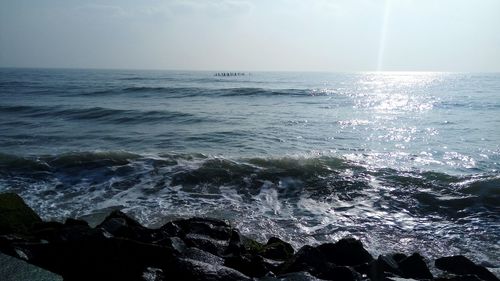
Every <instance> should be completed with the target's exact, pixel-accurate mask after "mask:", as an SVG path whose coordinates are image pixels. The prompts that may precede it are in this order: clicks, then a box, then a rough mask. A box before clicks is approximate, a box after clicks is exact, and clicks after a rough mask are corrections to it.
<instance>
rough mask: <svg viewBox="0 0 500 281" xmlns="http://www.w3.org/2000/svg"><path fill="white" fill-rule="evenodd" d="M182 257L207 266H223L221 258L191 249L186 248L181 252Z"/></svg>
mask: <svg viewBox="0 0 500 281" xmlns="http://www.w3.org/2000/svg"><path fill="white" fill-rule="evenodd" d="M182 257H183V258H187V259H192V260H196V261H201V262H204V263H208V264H217V265H224V259H223V258H221V257H218V256H216V255H214V254H211V253H209V252H205V251H203V250H200V249H198V248H193V247H190V248H186V249H185V250H184V251H183V252H182Z"/></svg>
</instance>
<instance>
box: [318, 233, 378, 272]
mask: <svg viewBox="0 0 500 281" xmlns="http://www.w3.org/2000/svg"><path fill="white" fill-rule="evenodd" d="M318 251H319V252H320V253H321V254H322V255H323V256H324V257H325V258H326V259H327V261H329V262H331V263H334V264H336V265H344V266H354V265H359V264H363V263H367V262H370V261H372V260H373V257H372V255H370V253H368V251H367V250H365V248H363V244H362V243H361V241H359V240H357V239H354V238H343V239H341V240H339V241H338V242H337V243H325V244H321V245H319V246H318Z"/></svg>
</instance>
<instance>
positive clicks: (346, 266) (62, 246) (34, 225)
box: [0, 194, 498, 281]
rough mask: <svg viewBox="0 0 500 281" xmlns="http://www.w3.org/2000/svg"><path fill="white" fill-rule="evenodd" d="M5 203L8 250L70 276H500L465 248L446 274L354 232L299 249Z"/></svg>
mask: <svg viewBox="0 0 500 281" xmlns="http://www.w3.org/2000/svg"><path fill="white" fill-rule="evenodd" d="M0 203H1V204H0V251H1V252H3V253H5V254H8V255H11V256H13V257H17V258H20V259H23V260H26V261H27V262H29V263H31V264H33V265H36V266H39V267H41V268H44V269H47V270H49V271H52V272H54V273H57V274H59V275H61V276H62V277H63V278H64V280H154V281H160V280H262V281H264V280H265V281H273V280H349V281H350V280H374V281H378V280H398V279H400V278H411V279H419V280H424V279H425V280H426V279H429V280H430V279H438V280H443V281H444V280H457V281H458V280H464V281H465V280H484V281H494V280H498V278H497V277H496V276H495V275H493V274H492V273H491V272H490V271H488V269H486V268H485V267H482V266H480V265H477V264H475V263H473V262H472V261H470V260H469V259H467V258H465V257H463V256H454V257H443V258H440V259H437V260H436V261H435V266H436V267H437V268H438V269H441V270H443V274H442V276H440V277H434V276H433V275H432V273H431V271H430V270H429V268H428V265H427V261H426V259H425V258H423V257H422V256H420V255H419V254H418V253H414V254H412V255H410V256H406V255H404V254H390V255H381V256H379V257H378V258H376V259H374V258H373V256H372V255H371V254H370V253H369V252H368V251H366V250H365V249H364V247H363V245H362V243H361V242H360V241H359V240H356V239H354V238H344V239H341V240H340V241H337V242H336V243H325V244H321V245H319V246H315V247H313V246H309V245H306V246H304V247H302V248H300V249H299V250H298V251H295V250H294V248H293V247H292V246H291V245H290V244H289V243H287V242H285V241H282V240H281V239H279V238H276V237H273V238H270V239H269V241H267V243H265V244H263V243H260V242H257V241H255V240H252V239H250V238H247V237H245V236H243V235H241V234H240V233H239V232H238V230H237V229H235V228H233V227H232V226H231V225H230V224H229V223H227V222H225V221H222V220H216V219H210V218H189V219H181V220H175V221H171V222H168V223H167V224H165V225H163V226H162V227H160V228H157V229H150V228H146V227H144V226H142V225H141V224H139V223H138V222H137V221H135V220H134V219H132V218H130V217H128V216H127V215H126V214H124V213H122V212H120V211H114V212H112V213H111V214H109V216H108V217H107V218H106V219H105V220H104V221H103V222H102V223H101V224H99V225H97V226H96V227H93V228H92V227H90V226H89V225H88V224H87V223H86V222H85V221H81V220H75V219H67V220H66V222H65V223H59V222H44V221H42V220H41V219H40V218H39V217H38V216H37V215H36V214H35V213H34V212H33V211H32V210H31V209H29V207H28V206H26V204H24V202H23V201H22V199H21V198H20V197H18V196H17V195H15V194H0Z"/></svg>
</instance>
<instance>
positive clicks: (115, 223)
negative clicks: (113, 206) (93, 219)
mask: <svg viewBox="0 0 500 281" xmlns="http://www.w3.org/2000/svg"><path fill="white" fill-rule="evenodd" d="M96 228H99V229H102V230H104V231H106V232H108V233H109V234H111V235H113V236H114V237H121V238H128V239H133V240H138V241H142V242H151V241H153V240H154V239H155V238H157V237H155V235H154V233H155V231H153V230H151V229H149V228H146V227H144V226H142V225H141V224H140V223H138V222H137V221H135V220H134V219H132V218H130V217H129V216H127V215H126V214H124V213H123V212H121V211H119V210H115V211H113V212H111V213H110V214H109V215H108V216H107V217H106V218H105V219H104V221H103V222H102V223H100V224H99V225H98V226H97V227H96Z"/></svg>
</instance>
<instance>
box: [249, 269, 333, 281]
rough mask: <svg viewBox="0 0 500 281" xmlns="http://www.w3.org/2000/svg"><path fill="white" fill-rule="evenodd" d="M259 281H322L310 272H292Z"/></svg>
mask: <svg viewBox="0 0 500 281" xmlns="http://www.w3.org/2000/svg"><path fill="white" fill-rule="evenodd" d="M258 280H259V281H321V280H323V279H319V278H317V277H314V276H312V275H311V274H310V273H309V272H304V271H302V272H292V273H287V274H282V275H279V276H276V277H266V278H262V279H258Z"/></svg>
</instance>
